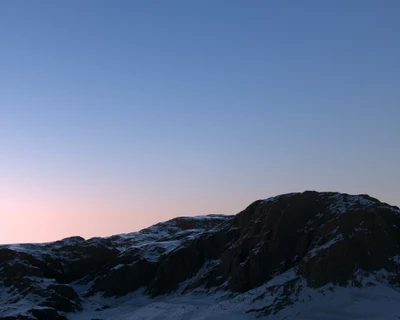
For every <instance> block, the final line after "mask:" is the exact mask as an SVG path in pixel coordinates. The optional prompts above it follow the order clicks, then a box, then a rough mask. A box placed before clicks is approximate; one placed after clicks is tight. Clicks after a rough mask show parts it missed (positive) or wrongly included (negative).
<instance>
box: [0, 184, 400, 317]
mask: <svg viewBox="0 0 400 320" xmlns="http://www.w3.org/2000/svg"><path fill="white" fill-rule="evenodd" d="M399 228H400V210H399V208H397V207H394V206H390V205H388V204H385V203H382V202H380V201H378V200H377V199H374V198H372V197H370V196H368V195H348V194H343V193H333V192H323V193H319V192H315V191H306V192H303V193H291V194H284V195H280V196H277V197H273V198H269V199H266V200H258V201H255V202H254V203H252V204H251V205H249V206H248V207H247V208H246V209H245V210H243V211H242V212H240V213H238V214H237V215H234V216H225V215H209V216H202V217H182V218H175V219H172V220H170V221H167V222H163V223H159V224H156V225H154V226H152V227H150V228H147V229H144V230H141V231H139V232H134V233H130V234H121V235H115V236H112V237H108V238H92V239H89V240H84V239H83V238H80V237H72V238H67V239H63V240H61V241H56V242H52V243H45V244H21V245H2V246H0V319H3V320H6V319H7V320H16V319H23V320H25V319H30V320H31V319H32V320H33V319H36V320H41V319H47V320H52V319H77V320H78V319H88V320H90V319H97V320H99V319H104V320H106V319H115V320H117V319H121V320H122V319H143V320H150V319H153V320H156V319H182V320H189V319H198V320H200V319H208V320H211V319H224V317H226V319H228V318H229V319H256V318H257V317H260V316H267V318H268V319H322V318H323V319H328V318H329V319H356V318H360V319H365V318H367V319H374V318H376V319H378V318H381V319H382V318H385V319H398V318H399V317H400V309H399V307H398V306H399V305H400V291H398V290H399V288H400V230H399Z"/></svg>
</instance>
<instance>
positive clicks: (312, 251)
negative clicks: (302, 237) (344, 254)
mask: <svg viewBox="0 0 400 320" xmlns="http://www.w3.org/2000/svg"><path fill="white" fill-rule="evenodd" d="M342 240H343V235H342V234H338V235H337V236H336V237H335V238H333V239H331V240H329V241H328V242H327V243H324V244H323V245H321V246H319V247H317V248H313V249H312V250H310V251H309V255H310V256H311V258H313V257H315V256H316V255H317V254H318V253H319V252H320V251H321V250H324V249H328V248H329V247H331V246H332V245H333V244H334V243H336V242H338V241H342Z"/></svg>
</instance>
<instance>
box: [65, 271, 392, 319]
mask: <svg viewBox="0 0 400 320" xmlns="http://www.w3.org/2000/svg"><path fill="white" fill-rule="evenodd" d="M385 275H386V274H385V271H382V272H381V273H377V274H374V275H368V276H365V275H364V276H362V277H361V276H360V278H359V280H360V281H361V283H362V288H358V287H351V286H350V287H335V286H331V285H328V286H325V287H323V288H319V289H311V288H309V287H306V284H305V281H304V280H302V279H299V278H298V277H297V276H296V274H295V272H294V271H293V270H290V271H288V272H285V273H283V274H281V275H278V276H276V277H275V278H273V279H272V280H271V281H269V282H268V283H266V284H265V285H263V286H261V287H259V288H256V289H253V290H250V291H248V292H246V293H243V294H232V293H228V292H222V293H221V292H218V293H212V292H206V291H205V290H204V291H202V292H201V291H198V292H197V293H191V294H188V295H185V294H181V293H179V292H178V293H175V294H172V295H169V296H163V297H158V298H156V299H150V298H148V297H146V296H143V295H142V293H141V292H140V291H138V292H135V293H133V294H130V295H128V296H125V297H122V298H113V299H110V298H102V297H101V296H95V297H91V298H90V299H88V300H87V301H86V302H85V305H84V310H83V311H82V312H81V313H77V314H70V315H69V316H68V319H70V320H87V319H96V320H97V319H99V320H100V319H104V320H106V319H107V320H133V319H134V320H162V319H165V320H176V319H179V320H217V319H221V320H225V319H226V320H228V319H229V320H253V319H260V318H264V319H271V320H278V319H280V320H283V319H286V320H289V319H296V320H320V319H331V320H334V319H335V320H336V319H337V320H339V319H342V320H343V319H345V320H346V319H349V320H350V319H356V320H357V319H360V320H361V319H376V320H378V319H388V320H389V319H399V318H400V307H399V306H400V291H397V290H395V289H393V288H391V287H390V286H389V285H388V284H386V283H385V281H384V280H383V279H384V278H385ZM293 281H296V285H295V287H296V289H298V290H293V292H292V293H291V294H287V292H286V293H285V292H284V287H285V285H287V284H288V283H289V282H293ZM76 289H77V290H78V291H79V290H83V289H84V288H83V287H80V286H76ZM286 299H288V300H287V301H290V302H291V303H289V304H286V305H284V306H283V308H282V309H281V310H279V309H273V308H275V307H276V306H277V305H278V304H279V303H280V302H281V301H283V300H286ZM268 306H270V307H271V308H272V309H271V311H270V312H266V309H268Z"/></svg>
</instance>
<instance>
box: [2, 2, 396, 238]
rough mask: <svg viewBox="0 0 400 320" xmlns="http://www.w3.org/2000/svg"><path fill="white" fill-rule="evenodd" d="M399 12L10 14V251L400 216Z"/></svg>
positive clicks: (68, 9)
mask: <svg viewBox="0 0 400 320" xmlns="http://www.w3.org/2000/svg"><path fill="white" fill-rule="evenodd" d="M399 16H400V2H399V1H397V0H393V1H391V0H385V1H379V0H376V1H368V0H362V1H361V0H359V1H358V0H355V1H347V0H346V1H345V0H338V1H316V0H315V1H312V0H305V1H294V0H292V1H287V0H284V1H258V0H252V1H245V0H243V1H235V0H233V1H222V0H217V1H208V0H205V1H177V0H171V1H156V0H149V1H141V0H139V1H128V0H127V1H120V0H116V1H102V0H96V1H94V0H93V1H91V0H88V1H78V0H71V1H46V0H42V1H22V0H17V1H11V0H4V1H0V243H20V242H46V241H52V240H57V239H61V238H65V237H68V236H75V235H80V236H83V237H84V238H90V237H94V236H109V235H112V234H117V233H126V232H132V231H137V230H140V229H142V228H144V227H147V226H150V225H152V224H154V223H157V222H160V221H164V220H168V219H171V218H173V217H176V216H193V215H204V214H212V213H221V214H235V213H238V212H240V211H241V210H243V209H244V208H245V207H246V206H247V205H249V204H250V203H251V202H253V201H255V200H257V199H263V198H268V197H270V196H274V195H277V194H282V193H287V192H297V191H304V190H318V191H340V192H346V193H351V194H360V193H363V194H364V193H367V194H370V195H371V196H373V197H376V198H378V199H380V200H381V201H384V202H388V203H390V204H392V205H397V206H400V170H399V164H400V147H399V145H400V144H399V138H400V125H399V120H400V87H399V84H400V41H399V34H400V19H399Z"/></svg>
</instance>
